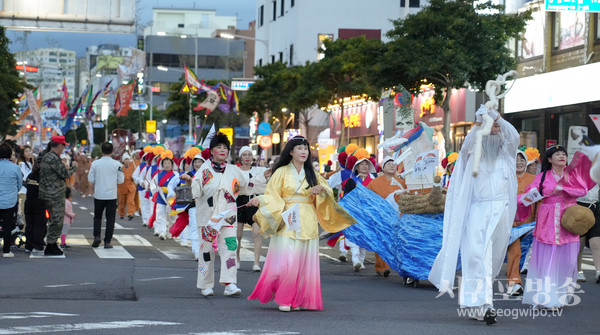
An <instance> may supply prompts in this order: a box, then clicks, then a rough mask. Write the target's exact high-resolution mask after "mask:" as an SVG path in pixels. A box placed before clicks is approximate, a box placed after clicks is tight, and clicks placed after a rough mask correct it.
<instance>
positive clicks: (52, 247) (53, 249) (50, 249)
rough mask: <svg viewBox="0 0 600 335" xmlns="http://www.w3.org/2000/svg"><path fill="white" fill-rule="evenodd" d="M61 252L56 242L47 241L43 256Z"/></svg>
mask: <svg viewBox="0 0 600 335" xmlns="http://www.w3.org/2000/svg"><path fill="white" fill-rule="evenodd" d="M62 254H63V252H62V250H60V248H59V247H58V245H57V244H56V243H48V245H47V246H46V249H45V250H44V256H61V255H62Z"/></svg>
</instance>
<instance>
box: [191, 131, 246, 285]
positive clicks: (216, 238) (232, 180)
mask: <svg viewBox="0 0 600 335" xmlns="http://www.w3.org/2000/svg"><path fill="white" fill-rule="evenodd" d="M229 149H230V144H229V140H228V139H227V136H226V135H225V134H223V133H221V132H218V133H217V134H215V136H214V137H213V138H212V140H211V141H210V154H211V158H210V159H209V160H207V161H206V162H204V164H202V166H201V167H200V170H199V171H198V172H197V173H196V175H195V176H194V182H193V183H192V195H193V197H194V199H195V201H196V224H197V225H198V236H200V237H201V238H202V241H201V245H200V257H199V258H198V281H197V283H196V286H197V287H198V288H199V289H201V293H202V295H203V296H205V297H206V296H212V295H214V291H213V287H214V277H215V274H214V272H215V267H214V265H215V259H214V257H215V252H216V251H217V250H218V251H219V256H220V258H221V275H220V278H219V283H221V284H222V285H225V291H224V294H225V295H226V296H234V295H240V294H241V293H242V290H240V289H239V288H238V287H237V285H236V283H237V261H236V255H235V253H236V250H237V240H236V232H237V206H236V198H237V197H238V194H239V192H240V189H241V188H242V187H245V186H246V185H248V179H247V178H246V176H245V174H244V173H242V171H241V170H240V169H239V168H238V167H237V166H235V165H233V164H227V163H226V161H227V157H228V156H229ZM216 216H222V217H221V219H222V220H217V221H219V222H218V224H220V225H221V226H220V228H219V229H215V228H212V226H209V225H208V221H209V219H212V218H213V217H216ZM211 223H214V222H212V220H211Z"/></svg>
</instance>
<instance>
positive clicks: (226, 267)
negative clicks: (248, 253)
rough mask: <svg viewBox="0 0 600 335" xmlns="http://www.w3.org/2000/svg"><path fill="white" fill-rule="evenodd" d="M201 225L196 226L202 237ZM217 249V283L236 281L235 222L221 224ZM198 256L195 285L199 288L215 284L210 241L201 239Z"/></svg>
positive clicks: (202, 288) (213, 259) (212, 250)
mask: <svg viewBox="0 0 600 335" xmlns="http://www.w3.org/2000/svg"><path fill="white" fill-rule="evenodd" d="M201 229H202V227H198V236H200V238H202V231H201ZM217 240H218V250H219V257H220V258H221V275H220V278H219V283H221V284H225V283H236V282H237V260H236V255H235V253H236V250H237V223H235V225H233V226H222V227H221V230H219V236H217ZM201 242H202V243H201V245H200V257H198V280H197V282H196V287H198V288H199V289H201V290H204V289H207V288H213V287H214V286H215V252H214V249H213V245H212V242H207V241H204V240H202V241H201Z"/></svg>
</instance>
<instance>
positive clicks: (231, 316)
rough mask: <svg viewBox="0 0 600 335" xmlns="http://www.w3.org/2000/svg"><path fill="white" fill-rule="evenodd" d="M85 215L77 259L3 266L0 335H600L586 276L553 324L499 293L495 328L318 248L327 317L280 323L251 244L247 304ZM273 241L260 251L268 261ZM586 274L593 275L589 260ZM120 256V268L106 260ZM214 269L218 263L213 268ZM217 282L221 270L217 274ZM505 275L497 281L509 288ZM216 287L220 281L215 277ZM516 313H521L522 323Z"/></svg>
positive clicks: (169, 250)
mask: <svg viewBox="0 0 600 335" xmlns="http://www.w3.org/2000/svg"><path fill="white" fill-rule="evenodd" d="M74 201H75V203H74V206H73V207H74V209H75V212H76V213H77V214H78V216H77V217H76V218H75V221H74V223H73V225H72V227H71V231H70V234H69V242H70V243H71V244H72V249H71V250H68V251H67V252H66V257H65V258H46V257H32V256H31V255H30V254H27V253H25V252H24V251H13V252H14V253H15V257H14V258H0V335H2V334H42V333H59V334H69V333H77V334H223V335H225V334H430V333H431V334H444V335H446V334H471V333H477V334H480V333H498V334H511V335H513V334H515V333H518V334H561V335H562V334H566V333H570V334H576V333H579V334H585V333H589V334H597V333H598V332H599V331H600V321H599V318H598V315H599V314H598V313H599V312H600V299H599V298H598V297H599V296H600V284H596V283H595V282H594V281H593V280H592V279H593V277H594V271H592V270H586V275H587V277H588V280H589V281H588V282H585V283H581V288H580V290H578V293H577V296H578V297H579V298H581V301H580V302H579V303H578V304H577V305H574V306H570V307H566V308H564V309H563V310H562V314H561V315H560V316H558V315H554V316H552V315H545V316H543V315H535V316H534V315H532V311H531V309H530V308H529V307H528V306H525V305H523V304H521V302H520V300H518V299H514V298H510V299H507V298H506V297H505V296H504V295H503V294H502V293H501V292H500V291H499V290H500V289H501V287H502V285H499V286H498V289H497V290H498V292H497V293H496V294H495V298H496V301H495V307H496V308H497V309H498V310H500V309H501V310H503V313H504V314H507V313H508V314H509V315H508V316H499V317H498V323H497V324H495V325H493V326H486V325H485V324H483V323H482V322H478V321H474V320H470V319H468V318H466V317H464V316H463V317H460V316H458V313H457V307H458V303H457V299H456V298H454V299H453V298H450V297H449V296H442V297H439V298H436V296H437V291H436V290H435V289H434V288H433V287H432V286H431V285H430V284H428V283H427V282H421V283H420V284H419V287H417V288H414V287H412V286H404V285H402V278H401V277H399V276H398V275H397V274H396V273H392V275H391V276H390V277H389V278H382V277H378V276H377V275H376V274H375V270H374V257H373V254H372V253H370V252H369V253H367V262H366V267H367V269H366V270H363V271H361V272H358V273H357V272H354V271H353V269H352V265H351V263H350V262H347V263H342V262H340V261H338V260H337V256H338V254H339V253H338V252H337V250H333V249H331V248H329V247H328V246H327V245H326V244H325V243H323V242H322V243H321V245H322V247H321V250H320V252H321V284H322V292H323V304H324V309H323V311H318V312H315V311H299V312H290V313H283V312H280V311H278V309H277V306H276V304H275V303H273V302H271V303H269V304H266V305H263V304H260V303H259V302H257V301H249V300H247V297H248V295H249V294H250V292H251V291H252V289H253V287H254V285H255V284H256V282H257V280H258V277H259V273H257V272H253V271H251V267H252V262H251V261H249V260H250V255H251V251H250V250H251V245H250V241H251V238H250V237H251V236H250V232H249V231H246V232H245V237H244V242H243V243H242V245H243V246H244V247H245V248H247V250H244V254H243V255H244V256H243V260H248V261H243V262H242V266H241V269H240V270H239V271H238V286H239V287H240V288H241V289H242V295H241V297H233V298H232V297H225V296H223V288H222V287H220V286H217V287H215V295H214V296H213V297H208V298H205V297H203V296H202V295H201V294H200V290H199V289H197V288H196V264H197V263H196V261H195V260H194V256H193V254H192V253H191V251H190V250H189V248H187V247H184V246H181V245H180V244H179V243H177V242H176V241H173V240H166V241H161V240H159V239H158V238H157V237H154V236H153V235H152V232H151V230H149V229H147V228H145V227H142V225H141V220H140V218H138V217H136V218H135V219H133V220H132V221H127V220H119V219H117V223H118V225H117V229H116V230H115V236H116V238H115V239H114V240H113V245H114V246H115V248H114V249H110V250H104V249H103V248H102V246H101V247H100V248H98V249H93V248H91V246H90V245H91V242H92V240H93V237H92V225H93V224H92V217H93V216H92V215H91V214H90V213H91V212H92V211H93V200H92V199H90V198H84V199H82V198H79V197H78V196H76V198H75V199H74ZM267 245H268V240H267V241H264V243H263V256H264V255H266V251H267V249H266V247H267ZM586 255H587V258H586V261H585V262H586V269H592V267H591V266H590V264H591V261H590V260H589V251H588V252H587V253H586ZM110 257H116V258H110ZM217 267H218V265H217ZM217 275H218V270H217ZM504 279H505V277H504V276H502V277H501V278H500V283H503V280H504ZM217 281H218V279H217ZM517 313H518V314H517Z"/></svg>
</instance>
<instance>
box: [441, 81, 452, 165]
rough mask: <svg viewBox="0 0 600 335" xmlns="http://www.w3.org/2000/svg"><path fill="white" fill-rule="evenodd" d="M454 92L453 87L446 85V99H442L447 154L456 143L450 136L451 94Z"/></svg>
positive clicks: (443, 131)
mask: <svg viewBox="0 0 600 335" xmlns="http://www.w3.org/2000/svg"><path fill="white" fill-rule="evenodd" d="M451 94H452V87H451V86H446V94H445V96H444V100H443V101H442V109H443V110H444V127H443V129H442V133H443V134H444V148H445V149H446V154H448V153H449V152H450V151H452V149H453V147H454V145H453V143H452V139H451V138H450V129H451V126H450V121H452V120H451V119H452V118H451V115H452V113H451V111H450V95H451Z"/></svg>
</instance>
